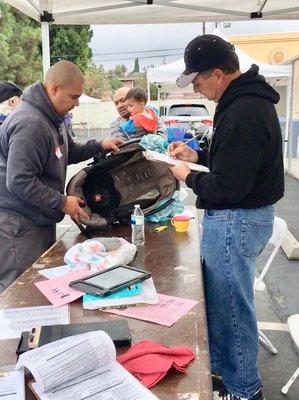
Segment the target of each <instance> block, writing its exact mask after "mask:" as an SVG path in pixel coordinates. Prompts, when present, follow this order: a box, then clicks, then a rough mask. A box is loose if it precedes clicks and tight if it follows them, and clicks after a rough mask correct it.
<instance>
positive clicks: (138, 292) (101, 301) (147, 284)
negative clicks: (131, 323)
mask: <svg viewBox="0 0 299 400" xmlns="http://www.w3.org/2000/svg"><path fill="white" fill-rule="evenodd" d="M157 303H159V298H158V295H157V291H156V288H155V285H154V281H153V279H152V278H149V279H146V280H145V281H143V282H142V283H140V284H138V285H134V287H132V288H131V289H130V290H129V289H124V290H122V291H120V292H117V293H113V294H111V295H109V296H105V297H102V296H94V295H89V294H85V295H84V296H83V308H85V309H86V310H96V309H100V310H107V309H113V308H124V307H126V306H128V305H130V306H132V305H141V304H157Z"/></svg>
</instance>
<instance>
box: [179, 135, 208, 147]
mask: <svg viewBox="0 0 299 400" xmlns="http://www.w3.org/2000/svg"><path fill="white" fill-rule="evenodd" d="M201 135H202V133H198V134H197V135H194V136H193V137H192V138H190V139H188V140H186V142H183V143H182V144H181V145H180V146H179V147H177V148H180V147H183V146H186V144H188V143H190V142H192V140H194V139H196V138H197V137H198V136H201Z"/></svg>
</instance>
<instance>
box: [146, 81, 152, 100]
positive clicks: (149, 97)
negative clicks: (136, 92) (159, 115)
mask: <svg viewBox="0 0 299 400" xmlns="http://www.w3.org/2000/svg"><path fill="white" fill-rule="evenodd" d="M147 99H148V101H151V84H150V81H149V80H148V79H147Z"/></svg>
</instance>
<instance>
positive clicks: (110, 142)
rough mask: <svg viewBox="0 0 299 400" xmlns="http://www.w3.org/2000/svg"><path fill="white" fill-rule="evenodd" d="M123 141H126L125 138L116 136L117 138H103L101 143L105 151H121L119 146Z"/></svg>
mask: <svg viewBox="0 0 299 400" xmlns="http://www.w3.org/2000/svg"><path fill="white" fill-rule="evenodd" d="M123 143H125V141H124V140H123V139H121V138H117V137H115V138H111V139H106V140H103V141H102V143H101V146H102V149H103V150H104V151H106V150H115V151H119V148H118V147H117V146H119V145H120V144H123Z"/></svg>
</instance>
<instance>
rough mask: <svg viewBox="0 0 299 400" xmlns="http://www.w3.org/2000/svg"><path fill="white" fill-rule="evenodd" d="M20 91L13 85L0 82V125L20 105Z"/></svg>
mask: <svg viewBox="0 0 299 400" xmlns="http://www.w3.org/2000/svg"><path fill="white" fill-rule="evenodd" d="M22 94H23V92H22V90H21V89H20V88H19V87H18V86H17V85H15V84H14V83H11V82H7V81H0V125H1V124H2V123H3V121H4V120H5V119H6V117H7V116H8V115H9V114H10V113H11V112H12V111H13V110H14V109H15V108H16V107H17V106H18V105H19V104H20V103H21V101H22V100H21V96H22Z"/></svg>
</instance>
